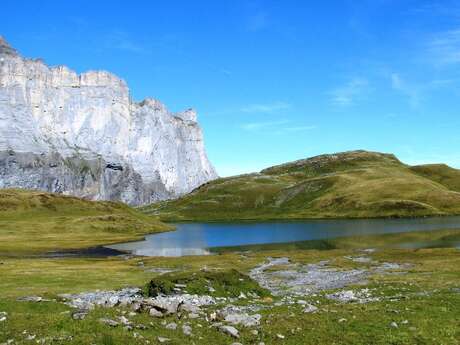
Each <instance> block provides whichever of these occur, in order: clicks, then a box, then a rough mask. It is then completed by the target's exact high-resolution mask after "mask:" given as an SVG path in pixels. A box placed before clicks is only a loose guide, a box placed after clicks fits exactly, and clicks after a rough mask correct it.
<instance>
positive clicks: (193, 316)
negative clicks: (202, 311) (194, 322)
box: [188, 313, 200, 319]
mask: <svg viewBox="0 0 460 345" xmlns="http://www.w3.org/2000/svg"><path fill="white" fill-rule="evenodd" d="M199 317H200V315H199V314H196V313H190V314H188V318H189V319H198V318H199Z"/></svg>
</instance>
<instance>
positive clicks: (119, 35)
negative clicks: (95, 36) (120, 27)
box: [105, 31, 146, 53]
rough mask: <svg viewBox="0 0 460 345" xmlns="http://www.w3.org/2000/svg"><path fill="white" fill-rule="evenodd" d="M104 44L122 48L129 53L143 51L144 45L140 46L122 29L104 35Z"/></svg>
mask: <svg viewBox="0 0 460 345" xmlns="http://www.w3.org/2000/svg"><path fill="white" fill-rule="evenodd" d="M105 46H106V47H107V48H110V49H117V50H124V51H127V52H130V53H144V52H145V51H146V49H145V47H143V46H141V45H140V44H138V43H137V42H135V41H134V40H133V39H131V38H130V37H129V35H128V34H127V33H126V32H124V31H112V32H110V33H109V34H107V35H106V37H105Z"/></svg>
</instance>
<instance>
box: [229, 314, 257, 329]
mask: <svg viewBox="0 0 460 345" xmlns="http://www.w3.org/2000/svg"><path fill="white" fill-rule="evenodd" d="M261 318H262V316H261V315H260V314H254V315H249V314H246V313H241V314H228V315H226V316H225V318H224V320H225V321H226V322H228V323H231V324H232V325H242V326H244V327H254V326H258V325H260V319H261Z"/></svg>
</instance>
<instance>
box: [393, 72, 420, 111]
mask: <svg viewBox="0 0 460 345" xmlns="http://www.w3.org/2000/svg"><path fill="white" fill-rule="evenodd" d="M390 78H391V87H392V88H393V90H396V91H398V92H400V93H402V94H403V95H405V96H407V97H408V100H409V104H410V106H411V107H412V108H418V106H419V105H420V87H419V86H418V85H416V84H413V83H412V84H411V83H409V82H407V81H406V80H404V79H403V78H402V77H401V76H400V75H399V74H398V73H392V74H391V76H390Z"/></svg>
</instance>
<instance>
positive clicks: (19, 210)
mask: <svg viewBox="0 0 460 345" xmlns="http://www.w3.org/2000/svg"><path fill="white" fill-rule="evenodd" d="M170 229H171V227H170V226H168V225H166V224H163V223H161V222H159V221H158V220H157V219H156V218H154V217H150V216H147V215H145V214H142V213H141V212H139V211H137V210H135V209H133V208H131V207H129V206H127V205H125V204H122V203H119V202H110V201H88V200H83V199H79V198H75V197H69V196H63V195H59V194H50V193H44V192H37V191H26V190H16V189H2V190H0V256H1V255H4V254H8V255H19V254H31V253H43V252H46V251H52V250H62V249H76V248H85V247H90V246H95V245H101V244H107V243H115V242H121V241H129V240H134V239H139V238H142V237H143V235H145V234H147V233H152V232H159V231H166V230H170Z"/></svg>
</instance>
